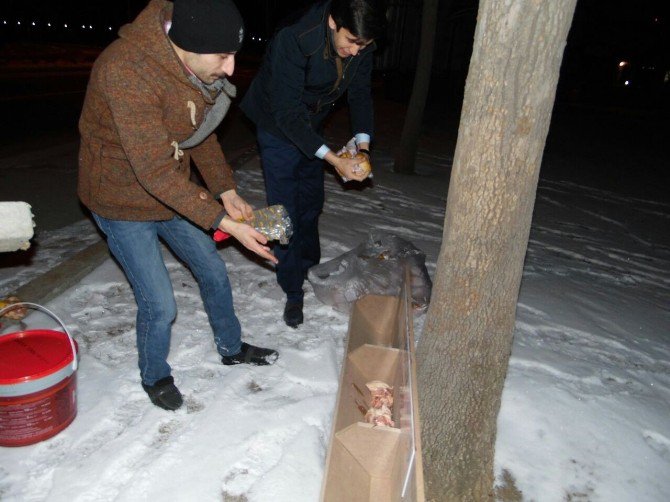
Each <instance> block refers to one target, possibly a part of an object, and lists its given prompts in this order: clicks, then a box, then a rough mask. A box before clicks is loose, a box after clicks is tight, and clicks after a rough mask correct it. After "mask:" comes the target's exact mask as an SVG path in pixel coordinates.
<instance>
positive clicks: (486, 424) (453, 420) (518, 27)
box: [417, 0, 576, 500]
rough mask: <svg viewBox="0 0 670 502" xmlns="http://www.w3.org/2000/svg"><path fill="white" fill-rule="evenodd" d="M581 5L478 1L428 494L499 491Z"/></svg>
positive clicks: (431, 371)
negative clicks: (528, 268) (550, 148)
mask: <svg viewBox="0 0 670 502" xmlns="http://www.w3.org/2000/svg"><path fill="white" fill-rule="evenodd" d="M575 3H576V0H561V1H553V0H552V1H550V0H507V1H505V2H502V1H500V0H481V1H480V6H479V13H478V22H477V29H476V32H475V43H474V50H473V54H472V59H471V61H470V70H469V73H468V79H467V82H466V88H465V98H464V103H463V112H462V114H461V123H460V128H459V133H458V143H457V146H456V153H455V156H454V166H453V169H452V175H451V182H450V185H449V186H450V188H449V196H448V199H447V210H446V215H445V220H444V233H443V240H442V248H441V250H440V256H439V259H438V264H437V274H436V280H435V286H434V289H433V298H432V301H431V304H430V307H429V309H428V314H427V318H426V322H425V326H424V332H423V336H422V338H421V341H420V343H419V346H418V348H417V360H418V384H419V397H420V405H421V418H422V435H423V438H422V444H423V454H424V468H425V479H426V490H427V496H428V499H429V500H484V499H487V498H488V497H490V496H491V493H492V490H493V481H494V476H493V454H494V445H495V436H496V418H497V415H498V411H499V409H500V398H501V394H502V389H503V383H504V380H505V374H506V372H507V365H508V362H509V355H510V351H511V346H512V335H513V330H514V317H515V310H516V302H517V298H518V293H519V285H520V282H521V274H522V270H523V260H524V256H525V253H526V247H527V245H528V234H529V231H530V224H531V217H532V212H533V205H534V202H535V192H536V189H537V180H538V175H539V169H540V163H541V160H542V152H543V150H544V144H545V140H546V137H547V132H548V130H549V122H550V118H551V111H552V106H553V102H554V96H555V93H556V84H557V81H558V75H559V68H560V64H561V59H562V56H563V49H564V47H565V41H566V38H567V35H568V30H569V28H570V23H571V20H572V15H573V13H574V8H575Z"/></svg>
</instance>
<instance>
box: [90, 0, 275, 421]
mask: <svg viewBox="0 0 670 502" xmlns="http://www.w3.org/2000/svg"><path fill="white" fill-rule="evenodd" d="M119 36H120V38H119V39H118V40H116V41H115V42H113V43H112V44H111V45H110V46H109V47H108V48H107V49H105V50H104V51H103V52H102V54H101V55H100V57H99V58H98V60H97V61H96V62H95V65H94V66H93V71H92V73H91V78H90V81H89V84H88V89H87V91H86V99H85V101H84V108H83V111H82V115H81V118H80V121H79V130H80V133H81V147H80V153H79V186H78V191H79V197H80V199H81V201H82V202H83V203H84V204H85V205H86V206H87V207H88V208H89V209H90V210H91V213H92V215H93V218H94V220H95V222H96V223H97V225H98V226H99V227H100V229H101V230H102V232H103V233H104V234H105V235H106V236H107V244H108V246H109V249H110V251H111V252H112V254H113V255H114V257H115V258H116V259H117V261H118V263H119V265H120V266H121V268H123V270H124V272H125V274H126V277H127V278H128V281H129V282H130V284H131V286H132V288H133V293H134V295H135V300H136V302H137V307H138V310H137V325H136V331H137V350H138V355H139V358H138V359H139V368H140V376H141V379H142V387H143V388H144V390H145V391H146V392H147V394H148V395H149V397H150V399H151V401H152V402H153V403H154V404H155V405H157V406H159V407H161V408H164V409H167V410H176V409H177V408H179V407H180V406H181V405H182V403H183V399H182V395H181V393H180V392H179V390H178V389H177V387H176V386H175V384H174V379H173V377H172V375H171V368H170V365H169V364H168V362H167V356H168V353H169V349H170V338H171V326H172V323H173V321H174V319H175V317H176V315H177V307H176V303H175V299H174V294H173V292H172V284H171V282H170V277H169V275H168V272H167V269H166V267H165V263H164V261H163V258H162V255H161V247H160V244H159V239H160V240H162V241H163V243H165V244H166V245H167V246H169V247H170V249H171V250H172V251H173V252H174V253H175V254H176V255H177V256H178V257H179V258H180V259H181V260H183V262H184V263H185V264H186V265H187V266H188V267H189V269H190V270H191V272H192V273H193V275H194V276H195V278H196V280H197V282H198V285H199V287H200V293H201V296H202V299H203V303H204V306H205V310H206V312H207V315H208V318H209V322H210V325H211V327H212V331H213V333H214V340H215V343H216V349H217V351H218V352H219V354H220V355H221V360H222V362H223V364H226V365H232V364H241V363H248V364H254V365H266V364H272V363H273V362H274V361H275V360H276V358H277V356H278V355H277V352H276V351H274V350H271V349H264V348H260V347H255V346H253V345H250V344H248V343H243V342H242V341H241V328H240V323H239V321H238V319H237V317H236V315H235V311H234V309H233V299H232V292H231V286H230V282H229V280H228V275H227V272H226V265H225V263H224V262H223V260H222V259H221V257H220V256H219V254H218V253H217V250H216V247H215V244H214V241H213V240H212V238H211V236H210V235H208V232H210V231H212V230H214V229H217V228H218V229H221V230H223V231H224V232H226V233H228V234H230V235H232V236H233V237H235V238H236V239H237V240H239V241H240V242H241V243H242V244H243V245H244V246H245V247H247V248H248V249H250V250H251V251H253V252H255V253H256V254H258V255H259V256H261V257H263V258H265V259H268V260H270V261H272V262H276V259H275V258H274V256H272V254H271V253H270V252H269V248H268V247H267V246H266V244H267V240H266V239H265V237H263V236H262V235H261V234H260V233H258V232H257V231H256V230H254V229H253V228H252V227H251V226H250V225H248V224H246V223H239V222H238V220H242V219H248V218H250V217H252V215H251V207H250V206H249V205H248V204H247V203H246V202H245V201H244V200H243V199H242V198H241V197H240V196H239V195H238V194H237V192H236V186H235V181H234V179H233V173H232V170H231V168H230V166H229V165H228V164H227V163H226V159H225V157H224V155H223V152H222V151H221V147H220V145H219V143H218V141H217V139H216V136H215V134H214V132H213V131H214V129H215V128H216V127H217V126H218V125H219V123H220V122H221V120H222V119H223V117H224V115H225V114H226V112H227V111H228V107H229V105H230V100H231V98H232V97H234V96H235V87H234V86H233V85H232V84H230V83H229V82H228V81H227V80H226V77H228V76H230V75H231V74H232V73H233V70H234V68H235V53H236V52H237V51H238V50H239V48H240V47H241V45H242V40H243V37H244V26H243V22H242V18H241V16H240V13H239V11H238V10H237V8H236V7H235V4H234V3H233V2H232V1H231V0H176V1H175V2H174V7H173V4H172V3H169V2H167V1H165V0H152V1H151V2H150V3H149V5H148V6H147V7H146V9H144V11H142V12H141V13H140V14H139V16H138V17H137V19H136V20H135V21H134V22H133V23H131V24H129V25H126V26H123V27H122V28H121V30H120V31H119ZM191 161H193V162H194V164H195V165H196V167H197V169H198V171H199V173H200V175H201V177H202V179H203V180H204V181H205V183H206V185H207V188H203V187H201V186H199V185H197V184H195V183H192V182H191V181H190V169H191V168H190V165H191ZM217 199H221V202H219V201H218V200H217ZM222 203H223V205H222Z"/></svg>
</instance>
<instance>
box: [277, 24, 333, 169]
mask: <svg viewBox="0 0 670 502" xmlns="http://www.w3.org/2000/svg"><path fill="white" fill-rule="evenodd" d="M272 45H273V47H272V53H271V54H270V64H271V75H272V76H271V79H270V83H269V86H270V88H269V94H270V108H271V109H270V113H271V114H272V116H273V117H274V119H275V123H276V124H277V126H278V127H279V129H281V131H282V132H283V133H284V134H285V135H286V137H287V138H289V139H290V140H291V141H292V142H293V143H294V144H295V145H296V146H297V147H298V148H299V149H300V150H301V151H302V153H304V154H305V155H306V156H307V157H308V158H310V159H312V158H314V154H315V153H316V151H317V150H318V149H319V148H320V147H321V145H323V144H324V143H325V140H324V139H323V138H322V137H321V136H320V135H319V134H317V133H316V132H315V131H314V129H312V125H311V123H310V116H309V111H308V110H307V107H306V106H305V104H304V103H303V102H302V100H301V97H302V94H303V91H304V82H305V71H306V67H307V57H305V56H304V55H303V53H302V50H301V49H300V47H299V45H298V41H297V39H296V37H295V35H294V34H293V33H292V32H291V30H288V29H284V30H281V31H280V32H279V33H278V34H277V35H276V37H275V39H274V41H273V44H272Z"/></svg>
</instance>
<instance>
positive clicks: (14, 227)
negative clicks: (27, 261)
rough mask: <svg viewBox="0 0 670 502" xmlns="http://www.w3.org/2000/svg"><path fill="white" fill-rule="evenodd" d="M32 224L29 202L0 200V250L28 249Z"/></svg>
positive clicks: (31, 234) (33, 224)
mask: <svg viewBox="0 0 670 502" xmlns="http://www.w3.org/2000/svg"><path fill="white" fill-rule="evenodd" d="M34 226H35V223H33V213H32V212H31V211H30V204H27V203H26V202H0V252H7V251H18V250H19V249H24V250H25V249H28V248H29V247H30V239H32V237H33V227H34Z"/></svg>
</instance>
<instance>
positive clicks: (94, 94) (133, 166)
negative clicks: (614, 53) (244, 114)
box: [78, 0, 235, 229]
mask: <svg viewBox="0 0 670 502" xmlns="http://www.w3.org/2000/svg"><path fill="white" fill-rule="evenodd" d="M171 16H172V3H170V2H167V1H165V0H152V1H151V3H150V4H149V5H148V6H147V8H146V9H144V10H143V11H142V12H141V13H140V15H139V16H138V17H137V19H136V20H135V21H134V22H133V23H131V24H128V25H125V26H123V27H122V28H121V30H120V31H119V35H120V38H119V39H118V40H116V41H115V42H113V43H112V44H111V45H110V46H109V47H107V49H105V50H104V51H103V52H102V54H101V55H100V57H99V58H98V60H97V61H96V62H95V65H94V66H93V71H92V73H91V78H90V81H89V83H88V88H87V91H86V99H85V101H84V108H83V111H82V115H81V118H80V120H79V131H80V133H81V147H80V151H79V185H78V191H79V197H80V198H81V200H82V202H83V203H84V204H85V205H86V206H87V207H88V208H89V209H91V210H92V211H94V212H95V213H98V214H99V215H101V216H103V217H105V218H110V219H116V220H130V221H147V220H166V219H170V218H172V217H173V216H174V215H175V213H178V214H180V215H182V216H184V217H186V218H188V219H189V220H191V221H193V222H194V223H196V224H197V225H199V226H201V227H203V228H205V229H209V228H211V226H212V225H214V224H215V222H216V220H217V217H218V216H219V215H220V214H221V212H222V211H223V207H222V206H221V204H220V203H219V202H217V201H216V200H215V199H214V196H213V195H212V194H214V195H215V196H217V197H218V196H219V195H220V194H221V193H222V192H224V191H226V190H229V189H231V188H235V182H234V180H233V174H232V170H231V168H230V166H229V165H228V164H227V163H226V160H225V158H224V155H223V152H222V151H221V146H220V145H219V143H218V141H217V139H216V136H215V135H214V134H212V135H211V136H210V137H208V138H207V139H206V140H205V141H204V142H203V143H201V144H200V145H198V146H196V147H194V148H192V149H190V150H184V154H183V157H181V158H180V159H179V160H175V158H174V153H175V148H174V147H173V146H171V143H172V142H173V141H177V142H181V141H183V140H185V139H186V138H188V137H189V136H191V135H192V134H193V132H194V130H195V129H196V127H197V126H199V125H200V123H201V122H202V121H203V119H204V112H205V107H206V106H209V105H212V104H213V103H214V101H213V100H207V101H206V100H205V98H204V97H203V95H202V93H201V92H200V90H199V89H198V88H197V87H196V86H195V85H193V84H192V83H191V82H190V81H189V80H188V77H187V73H186V70H185V69H184V67H183V65H182V64H181V61H180V60H179V58H178V57H177V55H176V53H175V52H174V50H173V49H172V46H171V45H170V42H169V40H168V38H167V36H166V35H165V31H164V23H165V21H166V20H169V19H170V18H171ZM189 103H193V104H195V122H196V126H194V125H193V123H192V121H191V113H192V112H191V109H190V108H192V107H193V105H190V104H189ZM190 158H192V159H193V161H194V162H195V164H196V166H197V168H198V171H199V172H200V174H201V175H202V178H203V180H204V181H205V183H206V184H207V187H208V189H209V190H206V189H204V188H202V187H200V186H198V185H197V184H195V183H192V182H191V181H189V178H190Z"/></svg>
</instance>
